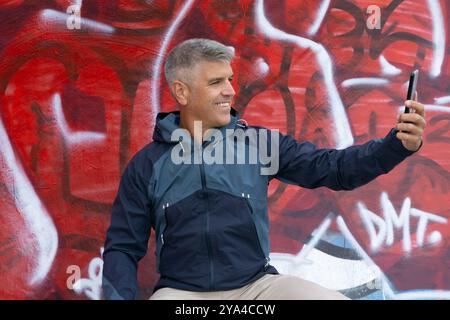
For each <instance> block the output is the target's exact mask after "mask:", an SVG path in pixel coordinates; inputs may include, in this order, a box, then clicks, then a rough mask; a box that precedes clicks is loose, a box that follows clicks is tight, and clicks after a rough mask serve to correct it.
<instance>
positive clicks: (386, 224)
mask: <svg viewBox="0 0 450 320" xmlns="http://www.w3.org/2000/svg"><path fill="white" fill-rule="evenodd" d="M373 5H375V6H373ZM448 12H450V2H449V1H447V0H419V1H411V0H408V1H397V0H393V1H372V0H371V1H369V0H351V1H346V0H336V1H330V0H328V1H327V0H321V1H316V0H303V1H301V0H284V1H280V0H271V1H268V0H265V1H263V0H254V1H251V0H245V1H232V0H228V1H225V0H215V1H209V0H202V1H193V0H186V1H175V0H171V1H167V0H166V1H162V0H155V1H137V0H135V1H133V0H108V1H107V0H105V1H103V0H97V1H88V0H46V1H24V0H10V1H6V2H5V1H3V2H2V3H1V4H0V57H1V59H0V116H1V121H0V282H1V283H2V286H1V287H0V298H2V299H17V298H30V299H50V298H51V299H98V298H101V290H100V280H101V270H102V260H101V253H102V246H103V241H104V236H105V231H106V228H107V227H108V224H109V214H110V209H111V204H112V201H113V199H114V196H115V192H116V190H117V186H118V181H119V178H120V175H121V172H122V170H123V169H124V166H125V165H126V163H127V161H128V160H129V159H130V158H131V157H132V155H133V154H134V153H135V152H136V151H137V150H139V149H140V148H141V147H143V146H144V145H145V144H147V143H149V142H150V141H151V132H152V129H153V126H154V118H155V115H156V113H157V112H159V111H169V110H173V108H174V101H173V100H172V98H171V97H170V94H169V93H168V90H167V86H166V84H165V83H164V78H163V75H162V64H163V60H164V57H165V55H166V54H167V52H168V50H170V48H172V47H173V46H174V45H175V44H177V43H178V42H180V41H182V40H184V39H187V38H192V37H208V38H212V39H216V40H219V41H221V42H224V43H226V44H227V45H229V46H233V47H234V49H235V51H236V55H237V59H236V60H235V61H234V63H233V66H234V70H235V79H236V80H235V89H236V91H237V97H236V103H235V108H236V109H237V110H239V111H240V112H241V113H242V116H243V118H244V119H246V120H247V122H248V123H250V124H258V125H263V126H266V127H269V128H278V129H280V130H281V131H283V132H285V133H289V134H292V135H294V136H295V137H296V138H297V139H299V140H305V139H306V140H310V141H313V142H315V143H316V144H317V145H319V146H320V147H337V148H342V147H346V146H349V145H351V144H354V143H363V142H365V141H368V140H369V139H372V138H380V137H383V136H384V135H385V134H386V133H387V132H388V131H389V129H390V128H391V127H392V126H393V125H394V124H395V122H396V117H397V115H398V113H399V111H400V110H401V109H402V107H401V106H402V103H403V100H404V98H405V94H406V83H407V80H408V77H409V73H410V72H411V71H412V70H413V69H414V68H419V69H420V70H421V74H420V80H419V87H418V93H419V98H420V101H421V102H423V103H424V104H426V112H427V119H428V126H427V128H426V134H425V136H424V145H423V148H422V149H421V150H420V152H419V153H417V154H415V155H414V156H412V157H410V158H408V159H407V160H406V161H404V162H403V163H402V164H400V165H399V166H398V167H397V168H395V170H394V171H393V172H391V173H390V174H389V175H386V176H383V177H380V178H379V179H377V180H376V181H374V182H372V183H369V184H368V185H366V186H364V187H361V188H359V189H357V190H354V191H351V192H333V191H330V190H327V189H324V188H320V189H317V190H305V189H302V188H298V187H292V186H286V185H285V184H282V183H279V182H273V183H271V185H270V194H269V196H270V219H271V222H272V228H271V243H272V262H273V264H274V265H275V266H277V267H278V268H279V270H280V272H284V273H292V274H297V275H299V276H302V277H304V278H307V279H310V280H312V281H315V282H318V283H320V284H322V285H324V286H327V287H330V288H334V289H338V290H341V291H343V292H345V293H346V294H347V295H348V296H350V297H353V298H358V299H395V298H425V299H436V298H450V272H449V265H450V245H449V240H450V228H449V222H448V219H449V217H450V190H449V188H450V173H449V170H450V161H449V159H450V157H449V156H450V81H449V78H450V51H449V48H450V45H449V40H450V37H449V25H448V18H449V17H448ZM153 252H154V241H153V240H152V241H151V242H150V244H149V253H148V254H147V256H146V257H145V258H144V259H143V261H142V262H141V265H140V270H139V280H140V283H141V285H142V288H141V289H142V292H141V293H142V297H144V298H145V297H148V296H149V295H150V294H151V292H152V289H153V284H154V282H155V281H156V277H157V273H156V271H155V268H154V255H153Z"/></svg>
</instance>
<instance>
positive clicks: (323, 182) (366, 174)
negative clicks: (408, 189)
mask: <svg viewBox="0 0 450 320" xmlns="http://www.w3.org/2000/svg"><path fill="white" fill-rule="evenodd" d="M396 133H397V130H396V129H392V130H391V131H390V132H389V133H388V134H387V135H386V136H385V137H384V138H383V139H376V140H371V141H368V142H367V143H365V144H362V145H354V146H351V147H348V148H346V149H342V150H336V149H317V147H316V146H315V145H314V144H312V143H310V142H298V141H296V140H295V139H294V138H293V137H292V136H286V135H282V134H279V170H278V172H277V173H276V174H275V175H274V176H273V177H272V178H277V179H279V180H281V181H283V182H286V183H290V184H297V185H299V186H302V187H306V188H317V187H322V186H325V187H328V188H331V189H333V190H352V189H354V188H357V187H359V186H361V185H364V184H366V183H368V182H370V181H372V180H373V179H375V178H376V177H377V176H379V175H381V174H385V173H387V172H389V171H390V170H392V169H393V168H394V167H395V166H396V165H397V164H399V163H400V162H401V161H402V160H403V159H405V158H406V157H407V156H409V155H411V154H413V153H414V152H412V151H409V150H408V149H406V148H405V147H404V146H403V144H402V142H401V141H400V140H399V139H397V137H396V136H395V135H396Z"/></svg>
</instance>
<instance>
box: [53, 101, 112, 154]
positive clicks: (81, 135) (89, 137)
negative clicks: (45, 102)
mask: <svg viewBox="0 0 450 320" xmlns="http://www.w3.org/2000/svg"><path fill="white" fill-rule="evenodd" d="M52 109H53V114H54V115H55V120H56V124H57V126H58V129H59V130H60V132H61V135H62V136H63V138H64V140H65V141H66V142H68V144H69V146H70V145H72V144H83V143H88V142H95V141H104V140H105V139H106V134H104V133H99V132H92V131H80V132H75V133H73V132H72V130H71V129H70V128H69V126H68V124H67V121H66V118H65V116H64V112H63V110H62V102H61V96H60V95H59V93H55V94H54V95H53V99H52Z"/></svg>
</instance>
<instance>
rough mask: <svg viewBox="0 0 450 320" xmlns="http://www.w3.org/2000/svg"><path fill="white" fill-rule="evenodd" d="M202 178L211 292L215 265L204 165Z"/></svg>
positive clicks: (201, 172) (202, 165)
mask: <svg viewBox="0 0 450 320" xmlns="http://www.w3.org/2000/svg"><path fill="white" fill-rule="evenodd" d="M200 176H201V179H202V190H203V191H204V195H205V197H206V230H205V242H206V248H207V250H208V262H209V290H211V291H212V290H214V265H213V257H212V256H213V253H212V249H211V242H210V241H209V220H210V217H209V198H208V193H207V192H206V178H205V167H204V164H203V161H202V163H201V164H200Z"/></svg>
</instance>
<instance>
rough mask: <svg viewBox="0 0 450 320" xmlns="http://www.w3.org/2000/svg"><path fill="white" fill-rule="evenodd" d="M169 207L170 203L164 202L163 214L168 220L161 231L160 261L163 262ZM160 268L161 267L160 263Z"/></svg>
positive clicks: (165, 219)
mask: <svg viewBox="0 0 450 320" xmlns="http://www.w3.org/2000/svg"><path fill="white" fill-rule="evenodd" d="M168 207H169V203H166V204H163V216H164V221H165V222H166V225H165V227H164V230H162V231H161V235H160V238H161V248H160V250H159V261H160V262H161V257H162V252H163V248H164V233H165V232H166V230H167V227H168V225H167V208H168ZM158 269H159V265H158Z"/></svg>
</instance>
